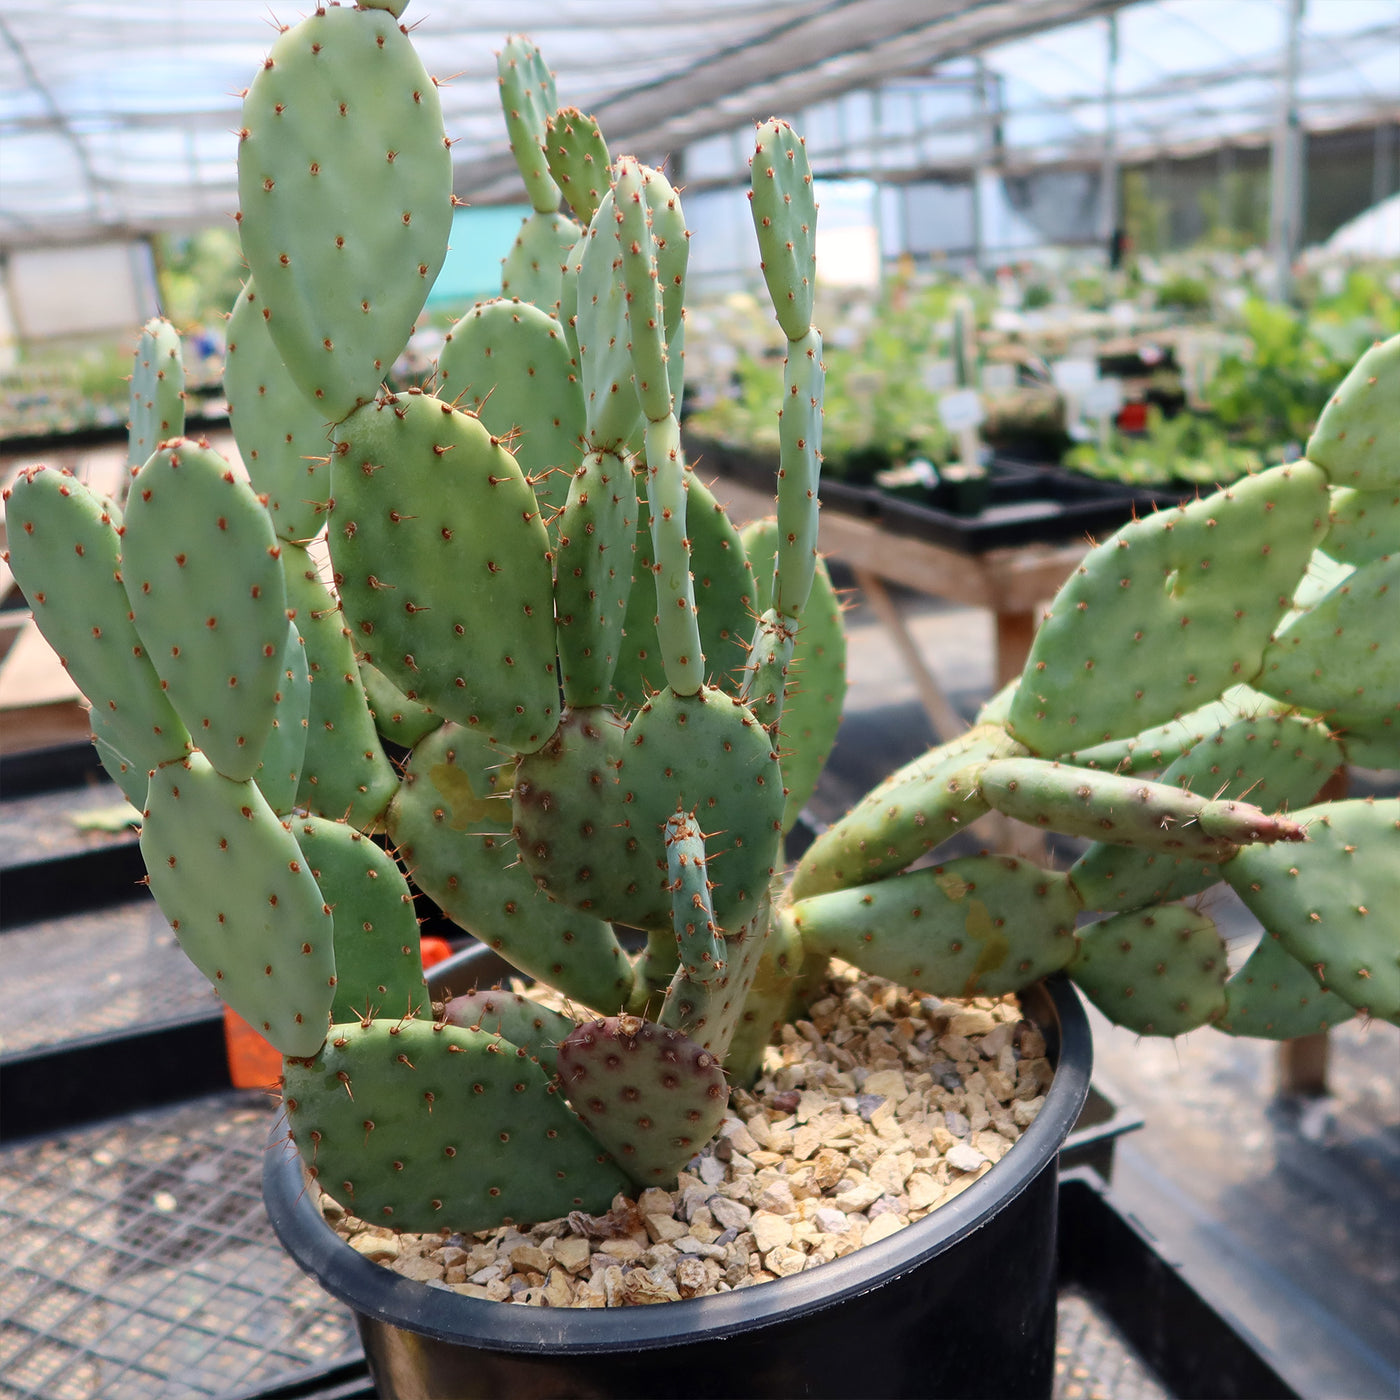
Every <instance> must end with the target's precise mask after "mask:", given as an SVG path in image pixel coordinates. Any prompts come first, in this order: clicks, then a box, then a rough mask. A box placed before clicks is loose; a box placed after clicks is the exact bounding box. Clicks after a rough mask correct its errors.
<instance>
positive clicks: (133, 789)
mask: <svg viewBox="0 0 1400 1400" xmlns="http://www.w3.org/2000/svg"><path fill="white" fill-rule="evenodd" d="M88 722H89V723H90V724H91V725H92V745H93V748H95V749H96V750H97V761H98V762H99V763H100V764H101V765H102V771H103V772H104V773H106V775H107V776H108V777H109V778H110V779H111V780H112V781H113V782H114V783H116V785H117V786H118V787H119V788H120V789H121V790H122V795H123V796H124V797H125V798H126V800H127V801H128V802H130V803H131V805H132V806H133V807H135V808H136V810H137V811H138V812H139V811H141V810H142V808H144V807H145V805H146V789H147V788H148V787H149V786H150V778H149V773H150V769H148V768H145V767H143V766H142V765H140V764H137V763H135V762H133V761H132V760H131V759H129V758H128V757H127V756H126V755H125V754H124V753H123V752H122V751H121V748H120V744H121V740H120V738H119V737H118V736H117V735H116V734H115V732H114V731H113V729H112V726H111V723H110V721H109V720H108V719H107V717H106V716H105V715H104V714H103V713H102V711H101V710H89V711H88ZM152 766H154V765H152Z"/></svg>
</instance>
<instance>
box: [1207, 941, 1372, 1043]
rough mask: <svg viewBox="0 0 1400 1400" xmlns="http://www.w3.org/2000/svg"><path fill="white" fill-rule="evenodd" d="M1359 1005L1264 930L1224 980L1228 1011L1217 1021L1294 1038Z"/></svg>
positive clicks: (1343, 1017) (1245, 1031)
mask: <svg viewBox="0 0 1400 1400" xmlns="http://www.w3.org/2000/svg"><path fill="white" fill-rule="evenodd" d="M1355 1015H1356V1008H1355V1007H1354V1006H1349V1005H1348V1004H1347V1003H1346V1002H1344V1001H1343V1000H1342V999H1341V997H1339V996H1337V995H1336V994H1335V993H1333V992H1324V991H1323V990H1322V988H1321V987H1319V986H1318V984H1317V978H1316V977H1314V976H1313V975H1312V973H1311V972H1309V971H1308V970H1307V968H1305V967H1304V966H1303V964H1302V963H1300V962H1299V961H1298V959H1297V958H1295V957H1292V956H1291V955H1290V954H1289V953H1288V952H1287V951H1286V950H1285V948H1284V946H1283V944H1282V943H1281V942H1280V941H1279V940H1278V938H1277V937H1276V936H1275V935H1274V934H1272V933H1265V934H1264V936H1263V937H1262V938H1261V939H1260V940H1259V942H1258V944H1257V945H1256V947H1255V949H1254V951H1253V952H1252V953H1251V954H1250V955H1249V957H1248V958H1247V959H1246V960H1245V963H1244V966H1243V967H1241V968H1240V970H1239V971H1238V972H1237V973H1235V975H1234V976H1233V977H1231V978H1230V980H1229V981H1228V982H1227V983H1226V984H1225V1011H1224V1014H1223V1015H1222V1016H1221V1017H1220V1019H1219V1020H1218V1021H1217V1022H1216V1023H1215V1024H1216V1028H1217V1029H1218V1030H1222V1031H1225V1032H1227V1033H1228V1034H1230V1035H1251V1036H1259V1037H1261V1038H1263V1039H1266V1040H1293V1039H1295V1038H1296V1037H1297V1036H1301V1035H1313V1034H1315V1033H1316V1032H1318V1031H1325V1030H1327V1029H1329V1028H1330V1027H1332V1026H1336V1025H1340V1024H1341V1023H1342V1022H1343V1021H1349V1020H1351V1018H1352V1017H1353V1016H1355Z"/></svg>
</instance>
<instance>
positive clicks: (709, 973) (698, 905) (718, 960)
mask: <svg viewBox="0 0 1400 1400" xmlns="http://www.w3.org/2000/svg"><path fill="white" fill-rule="evenodd" d="M665 830H666V836H665V842H666V874H667V876H668V878H669V880H670V883H671V923H672V925H673V926H674V928H675V930H676V948H677V952H678V954H679V960H678V969H679V970H680V971H682V972H683V973H684V975H685V977H686V979H687V981H689V982H692V983H695V984H697V985H701V986H708V985H712V984H713V983H715V982H718V981H719V980H720V979H721V978H722V977H723V976H724V973H725V969H726V966H727V964H726V959H725V953H724V938H723V935H722V934H721V933H720V931H719V928H718V927H717V926H716V924H715V911H714V905H713V902H712V901H711V899H710V872H709V866H708V863H707V862H706V859H705V836H704V833H703V832H702V831H701V830H700V823H699V822H697V821H696V820H695V818H694V817H693V816H691V815H690V814H689V813H687V812H677V813H676V815H675V816H673V817H672V818H671V819H670V821H668V822H667V823H666V828H665ZM676 1029H678V1030H682V1031H684V1030H686V1027H684V1026H678V1027H676Z"/></svg>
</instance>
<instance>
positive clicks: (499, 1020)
mask: <svg viewBox="0 0 1400 1400" xmlns="http://www.w3.org/2000/svg"><path fill="white" fill-rule="evenodd" d="M441 1019H442V1020H444V1021H446V1022H447V1024H448V1025H449V1026H468V1027H470V1028H471V1029H472V1030H479V1031H485V1032H486V1033H487V1034H488V1035H499V1036H502V1037H504V1038H505V1039H506V1040H508V1041H510V1043H511V1044H512V1045H517V1046H519V1047H520V1049H522V1050H524V1051H525V1053H526V1054H527V1055H529V1056H530V1058H531V1059H532V1060H538V1061H539V1063H540V1067H541V1068H542V1069H543V1070H544V1072H545V1073H546V1074H553V1073H554V1072H555V1069H556V1068H557V1067H558V1062H559V1044H560V1042H561V1041H562V1040H563V1039H564V1037H565V1036H567V1035H568V1034H569V1033H570V1032H571V1031H572V1030H573V1029H574V1025H575V1023H574V1022H573V1021H571V1020H570V1019H569V1018H568V1017H567V1016H565V1015H563V1014H562V1013H561V1012H558V1011H551V1010H550V1009H549V1008H548V1007H547V1006H541V1005H540V1004H539V1003H538V1002H536V1001H531V1000H530V998H529V997H524V996H521V995H520V993H519V992H505V991H502V990H501V989H500V988H499V987H490V988H487V989H485V990H475V989H474V990H472V991H470V992H463V993H461V994H460V995H457V996H451V995H449V996H448V998H447V1000H446V1001H444V1002H443V1006H442V1016H441Z"/></svg>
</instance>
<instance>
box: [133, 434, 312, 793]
mask: <svg viewBox="0 0 1400 1400" xmlns="http://www.w3.org/2000/svg"><path fill="white" fill-rule="evenodd" d="M125 524H126V528H125V531H124V533H123V535H122V579H123V581H124V583H125V584H126V591H127V596H128V598H129V599H130V600H131V611H132V616H133V620H134V622H135V624H136V630H137V632H139V633H140V635H141V639H142V641H143V642H144V643H145V647H146V650H147V652H148V653H149V655H150V658H151V663H152V665H154V666H155V668H156V670H157V672H158V673H159V675H160V678H161V681H162V682H163V683H164V686H165V691H166V694H167V695H168V696H169V697H170V703H171V704H172V705H173V706H174V707H175V710H176V713H177V714H179V716H180V718H181V719H182V720H183V721H184V723H185V727H186V728H187V729H188V730H189V731H190V735H191V737H192V738H193V739H194V742H195V744H196V745H197V746H198V747H199V748H200V749H201V750H202V751H203V752H204V754H205V755H206V757H207V758H208V759H209V761H210V762H211V763H212V764H213V765H214V767H215V768H217V769H218V770H219V772H221V773H222V774H223V775H224V776H225V777H227V778H234V779H238V780H242V779H244V778H251V777H252V776H253V774H254V773H256V772H257V770H258V763H259V761H260V760H261V758H262V751H263V748H264V746H265V745H266V744H267V741H268V737H269V736H270V734H271V733H272V723H273V719H274V717H275V714H276V709H277V695H278V692H279V690H280V689H281V685H282V681H283V676H284V670H285V668H284V666H283V661H282V657H283V652H284V650H285V647H286V644H287V590H286V585H285V584H284V582H283V580H282V566H281V564H280V563H279V562H278V554H279V546H278V542H277V536H276V534H275V533H274V532H273V529H272V521H271V520H270V518H269V517H268V514H267V512H266V511H265V510H264V509H263V508H262V505H261V504H260V502H259V501H258V498H257V497H256V496H255V495H254V494H253V491H252V488H251V487H249V485H248V483H247V482H246V481H243V480H242V479H241V478H239V477H237V476H235V475H234V472H233V468H232V467H230V466H229V464H228V463H227V462H226V461H225V460H224V459H223V458H222V457H220V456H219V454H218V453H217V452H214V451H212V450H211V449H210V448H208V447H206V446H200V445H198V444H196V443H193V442H187V441H184V440H183V439H180V440H177V441H175V442H172V443H167V444H166V445H165V446H164V447H163V448H161V450H160V451H159V452H157V453H156V454H155V455H154V456H152V457H151V459H150V460H149V461H148V462H147V463H146V465H145V466H144V467H142V468H141V470H140V471H139V472H138V473H137V474H136V476H135V478H134V479H133V481H132V485H131V496H130V500H129V502H128V504H127V511H126V522H125ZM235 580H236V584H234V585H233V586H231V582H232V581H235Z"/></svg>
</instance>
